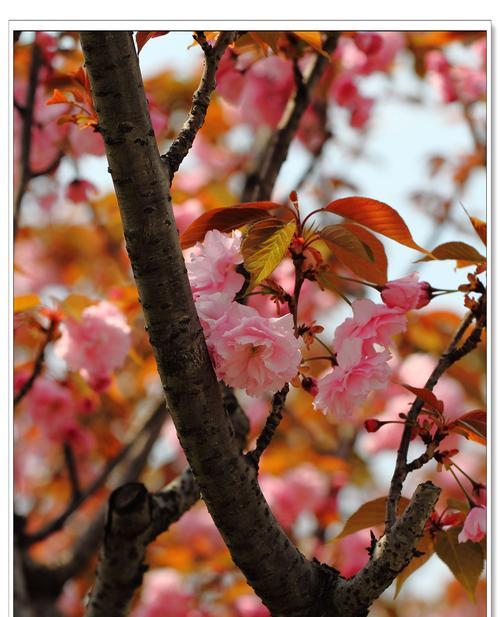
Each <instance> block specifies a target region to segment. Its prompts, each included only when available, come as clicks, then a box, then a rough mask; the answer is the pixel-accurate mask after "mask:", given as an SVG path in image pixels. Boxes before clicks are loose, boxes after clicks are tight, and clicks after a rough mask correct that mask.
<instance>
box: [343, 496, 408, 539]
mask: <svg viewBox="0 0 500 617" xmlns="http://www.w3.org/2000/svg"><path fill="white" fill-rule="evenodd" d="M386 503H387V497H379V498H378V499H373V500H372V501H367V502H366V503H364V504H363V505H362V506H361V507H360V508H359V509H358V510H356V512H354V514H351V516H350V517H349V518H348V519H347V521H346V523H345V525H344V528H343V529H342V531H341V532H340V533H339V534H338V536H337V537H336V539H337V540H339V539H340V538H345V537H346V536H350V535H351V534H352V533H356V531H361V529H368V528H371V527H377V526H378V525H383V524H384V522H385V506H386ZM409 503H410V500H409V499H407V498H406V497H401V499H400V500H399V503H398V510H397V512H398V516H399V515H400V514H402V513H403V512H404V510H405V509H406V506H407V505H408V504H409Z"/></svg>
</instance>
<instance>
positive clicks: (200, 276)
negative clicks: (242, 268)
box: [186, 229, 245, 298]
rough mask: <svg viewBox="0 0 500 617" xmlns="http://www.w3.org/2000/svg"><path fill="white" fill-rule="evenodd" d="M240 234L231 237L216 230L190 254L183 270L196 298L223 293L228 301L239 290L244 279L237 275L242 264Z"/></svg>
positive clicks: (209, 232)
mask: <svg viewBox="0 0 500 617" xmlns="http://www.w3.org/2000/svg"><path fill="white" fill-rule="evenodd" d="M240 245H241V233H240V232H239V231H233V233H232V234H231V236H228V235H226V234H223V233H221V232H220V231H217V230H216V229H214V230H212V231H208V232H207V234H206V235H205V239H204V240H203V242H202V243H200V242H198V243H197V244H196V246H195V247H194V249H193V251H192V252H191V254H190V256H189V258H188V260H187V262H186V267H187V271H188V276H189V282H190V284H191V289H192V291H193V294H194V296H195V298H196V297H197V296H198V295H199V294H201V293H203V294H212V293H217V292H223V293H225V294H227V295H228V296H230V297H231V298H232V297H234V295H235V294H236V293H237V292H238V291H239V290H240V289H241V287H242V286H243V283H244V282H245V279H244V277H243V275H241V274H238V272H236V266H237V265H238V264H239V263H241V262H242V261H243V258H242V256H241V253H240Z"/></svg>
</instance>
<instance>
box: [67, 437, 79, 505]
mask: <svg viewBox="0 0 500 617" xmlns="http://www.w3.org/2000/svg"><path fill="white" fill-rule="evenodd" d="M63 450H64V461H65V463H66V468H67V470H68V477H69V482H70V485H71V503H76V502H77V501H78V500H79V498H80V495H81V489H80V481H79V479H78V470H77V468H76V461H75V454H74V452H73V448H72V447H71V445H70V444H69V443H65V444H64V446H63Z"/></svg>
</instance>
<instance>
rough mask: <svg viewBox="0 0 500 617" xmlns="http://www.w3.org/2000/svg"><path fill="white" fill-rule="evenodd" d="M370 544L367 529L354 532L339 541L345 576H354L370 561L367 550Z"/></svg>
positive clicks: (342, 569) (341, 564) (341, 566)
mask: <svg viewBox="0 0 500 617" xmlns="http://www.w3.org/2000/svg"><path fill="white" fill-rule="evenodd" d="M369 546H370V534H369V532H368V531H366V530H362V531H358V532H356V533H352V534H350V535H348V536H346V537H345V538H342V539H341V540H339V541H338V550H339V557H340V565H339V568H340V572H341V574H342V576H344V577H345V578H350V577H351V576H354V574H356V572H359V571H360V570H361V568H363V567H364V566H365V565H366V563H367V562H368V559H369V555H368V551H367V550H366V549H367V548H368V547H369Z"/></svg>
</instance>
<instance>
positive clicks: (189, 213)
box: [174, 197, 203, 233]
mask: <svg viewBox="0 0 500 617" xmlns="http://www.w3.org/2000/svg"><path fill="white" fill-rule="evenodd" d="M202 214H203V206H202V204H201V201H200V200H199V199H195V198H194V197H193V198H192V199H187V200H186V201H184V202H183V203H182V204H174V216H175V224H176V225H177V229H178V230H179V233H182V232H183V231H184V230H185V229H187V228H188V227H189V225H191V223H192V222H193V221H194V220H195V219H197V218H198V217H199V216H201V215H202Z"/></svg>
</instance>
